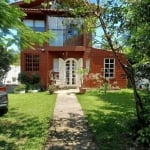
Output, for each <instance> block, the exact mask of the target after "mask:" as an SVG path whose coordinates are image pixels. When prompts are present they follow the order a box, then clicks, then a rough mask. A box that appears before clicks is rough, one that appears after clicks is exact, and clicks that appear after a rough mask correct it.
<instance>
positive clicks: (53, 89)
mask: <svg viewBox="0 0 150 150" xmlns="http://www.w3.org/2000/svg"><path fill="white" fill-rule="evenodd" d="M55 90H56V86H55V85H53V84H51V85H49V86H48V93H49V94H53V93H54V91H55Z"/></svg>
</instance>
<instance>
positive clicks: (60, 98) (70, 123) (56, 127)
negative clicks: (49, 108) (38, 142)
mask: <svg viewBox="0 0 150 150" xmlns="http://www.w3.org/2000/svg"><path fill="white" fill-rule="evenodd" d="M74 92H77V91H75V90H62V91H59V92H58V95H57V100H56V105H55V109H54V114H53V121H52V123H51V127H50V128H49V134H48V138H47V141H46V144H45V148H44V150H98V149H97V148H96V145H95V143H94V142H93V140H92V139H93V138H92V134H91V133H90V131H89V130H88V127H87V124H86V122H85V119H84V115H83V111H82V109H81V106H80V104H79V102H78V101H77V98H76V96H75V94H74Z"/></svg>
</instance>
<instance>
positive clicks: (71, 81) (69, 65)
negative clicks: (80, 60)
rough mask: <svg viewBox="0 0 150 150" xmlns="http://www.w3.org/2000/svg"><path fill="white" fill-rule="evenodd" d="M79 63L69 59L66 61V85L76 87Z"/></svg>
mask: <svg viewBox="0 0 150 150" xmlns="http://www.w3.org/2000/svg"><path fill="white" fill-rule="evenodd" d="M76 68H77V62H76V60H75V59H71V58H70V59H67V60H66V61H65V80H66V81H65V83H66V85H67V86H75V85H76V83H77V76H76Z"/></svg>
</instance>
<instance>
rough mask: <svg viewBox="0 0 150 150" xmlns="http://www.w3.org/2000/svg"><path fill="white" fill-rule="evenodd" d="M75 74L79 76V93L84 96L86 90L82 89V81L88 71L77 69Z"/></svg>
mask: <svg viewBox="0 0 150 150" xmlns="http://www.w3.org/2000/svg"><path fill="white" fill-rule="evenodd" d="M77 74H78V75H79V78H80V87H79V90H80V93H81V94H84V93H85V92H86V89H85V88H84V87H83V81H84V78H85V76H86V75H87V74H88V69H86V68H79V69H78V70H77Z"/></svg>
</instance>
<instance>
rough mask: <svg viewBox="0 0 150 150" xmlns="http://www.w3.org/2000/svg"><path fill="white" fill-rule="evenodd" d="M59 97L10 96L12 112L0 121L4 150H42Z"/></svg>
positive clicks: (44, 93)
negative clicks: (56, 100)
mask: <svg viewBox="0 0 150 150" xmlns="http://www.w3.org/2000/svg"><path fill="white" fill-rule="evenodd" d="M55 99H56V95H48V94H47V93H46V92H42V93H27V94H9V112H8V113H7V114H6V115H4V116H3V117H0V149H1V150H10V149H11V150H41V149H42V147H43V144H44V142H45V140H46V136H47V132H48V126H49V120H50V118H51V117H52V113H53V109H54V105H55Z"/></svg>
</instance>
